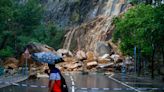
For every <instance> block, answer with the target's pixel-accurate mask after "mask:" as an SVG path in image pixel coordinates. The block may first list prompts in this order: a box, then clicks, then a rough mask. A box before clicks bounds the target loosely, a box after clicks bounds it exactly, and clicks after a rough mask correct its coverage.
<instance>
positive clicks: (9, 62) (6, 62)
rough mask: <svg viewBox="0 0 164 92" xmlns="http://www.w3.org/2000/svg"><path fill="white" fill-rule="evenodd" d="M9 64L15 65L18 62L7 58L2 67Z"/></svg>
mask: <svg viewBox="0 0 164 92" xmlns="http://www.w3.org/2000/svg"><path fill="white" fill-rule="evenodd" d="M11 63H14V64H17V63H18V60H17V59H16V58H7V59H6V60H5V62H4V65H6V64H11Z"/></svg>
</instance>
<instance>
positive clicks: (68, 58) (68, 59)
mask: <svg viewBox="0 0 164 92" xmlns="http://www.w3.org/2000/svg"><path fill="white" fill-rule="evenodd" d="M63 60H64V61H65V62H76V61H77V60H76V59H75V58H74V57H64V58H63Z"/></svg>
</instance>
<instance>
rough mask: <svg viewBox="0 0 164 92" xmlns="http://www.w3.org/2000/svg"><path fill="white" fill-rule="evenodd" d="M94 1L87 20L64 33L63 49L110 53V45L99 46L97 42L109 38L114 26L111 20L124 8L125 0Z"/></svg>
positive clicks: (101, 53)
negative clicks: (94, 3)
mask: <svg viewBox="0 0 164 92" xmlns="http://www.w3.org/2000/svg"><path fill="white" fill-rule="evenodd" d="M91 1H92V0H91ZM94 1H97V2H96V5H95V7H93V9H94V10H92V13H91V12H90V13H88V14H90V15H92V18H90V17H87V18H86V19H87V20H89V21H87V22H84V23H83V24H81V25H80V26H77V27H74V28H71V29H70V30H69V31H68V33H67V34H66V35H65V37H66V38H65V43H64V46H63V47H64V48H65V49H69V50H76V49H81V48H83V49H84V50H85V51H88V50H92V51H93V52H94V53H96V52H99V53H98V54H99V55H100V56H102V55H104V54H110V47H109V48H108V46H104V45H100V46H99V44H100V43H101V42H103V41H107V40H109V39H111V36H112V31H113V28H114V26H113V25H112V20H113V18H114V16H118V15H119V14H120V13H121V12H122V11H123V10H124V9H125V6H126V0H94ZM96 9H97V10H96ZM99 47H100V48H99ZM102 48H103V49H102Z"/></svg>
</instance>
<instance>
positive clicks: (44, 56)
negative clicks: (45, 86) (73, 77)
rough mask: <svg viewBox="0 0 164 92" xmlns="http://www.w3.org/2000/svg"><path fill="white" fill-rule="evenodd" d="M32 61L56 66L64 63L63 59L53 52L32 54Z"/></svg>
mask: <svg viewBox="0 0 164 92" xmlns="http://www.w3.org/2000/svg"><path fill="white" fill-rule="evenodd" d="M32 59H34V60H35V61H37V62H43V63H48V64H56V63H60V62H63V59H62V57H60V56H58V55H55V54H54V53H52V52H38V53H33V54H32Z"/></svg>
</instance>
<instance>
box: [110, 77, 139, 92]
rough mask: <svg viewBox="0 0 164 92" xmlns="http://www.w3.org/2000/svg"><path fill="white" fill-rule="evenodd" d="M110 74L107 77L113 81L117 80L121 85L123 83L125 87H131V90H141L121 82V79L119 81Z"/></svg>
mask: <svg viewBox="0 0 164 92" xmlns="http://www.w3.org/2000/svg"><path fill="white" fill-rule="evenodd" d="M111 76H112V75H111ZM111 76H108V78H110V79H112V80H114V81H116V82H118V83H120V84H122V85H124V86H126V87H129V88H131V89H133V90H135V91H137V92H141V91H139V90H137V89H135V88H134V87H132V86H129V85H127V84H125V83H123V82H121V81H119V80H117V79H115V78H112V77H111Z"/></svg>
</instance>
